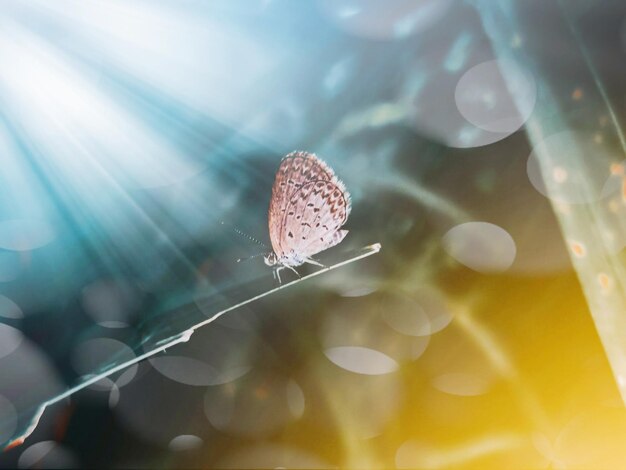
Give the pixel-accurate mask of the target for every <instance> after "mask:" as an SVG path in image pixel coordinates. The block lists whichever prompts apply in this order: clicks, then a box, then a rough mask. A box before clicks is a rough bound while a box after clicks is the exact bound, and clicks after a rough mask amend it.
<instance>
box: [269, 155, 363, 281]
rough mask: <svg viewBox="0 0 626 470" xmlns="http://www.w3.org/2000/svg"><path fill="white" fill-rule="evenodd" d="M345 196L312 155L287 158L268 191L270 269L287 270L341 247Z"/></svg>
mask: <svg viewBox="0 0 626 470" xmlns="http://www.w3.org/2000/svg"><path fill="white" fill-rule="evenodd" d="M350 209H351V204H350V195H349V193H348V191H347V190H346V188H345V186H344V184H343V183H342V182H341V181H340V180H339V178H337V176H336V175H335V173H334V172H333V170H332V169H331V168H330V167H329V166H328V165H327V164H326V163H324V162H323V161H322V160H320V159H319V158H318V157H317V156H316V155H315V154H312V153H308V152H302V151H297V152H292V153H290V154H289V155H287V156H286V157H284V158H283V160H282V161H281V163H280V166H279V168H278V171H277V173H276V179H275V181H274V186H273V187H272V199H271V202H270V208H269V214H268V223H269V232H270V240H271V242H272V249H273V251H272V252H271V253H269V254H268V255H267V256H266V257H265V263H266V264H268V265H270V266H278V269H281V268H290V269H292V270H293V268H294V267H296V266H301V265H302V264H304V263H311V264H316V265H320V264H319V263H318V262H316V261H315V260H313V259H312V256H314V255H315V254H317V253H320V252H322V251H324V250H326V249H328V248H330V247H332V246H335V245H337V244H338V243H340V242H341V241H342V240H343V239H344V238H345V236H346V235H347V234H348V231H347V230H342V229H341V227H342V225H343V224H344V223H345V222H346V221H347V219H348V215H349V214H350Z"/></svg>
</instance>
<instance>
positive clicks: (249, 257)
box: [237, 253, 265, 263]
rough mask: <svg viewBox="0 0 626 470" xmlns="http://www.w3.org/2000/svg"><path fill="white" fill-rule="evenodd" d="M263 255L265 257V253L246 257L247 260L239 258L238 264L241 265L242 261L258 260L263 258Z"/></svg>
mask: <svg viewBox="0 0 626 470" xmlns="http://www.w3.org/2000/svg"><path fill="white" fill-rule="evenodd" d="M263 255H265V253H257V254H256V255H252V256H246V257H245V258H239V259H237V262H238V263H241V262H242V261H248V260H249V259H253V258H258V257H259V256H263Z"/></svg>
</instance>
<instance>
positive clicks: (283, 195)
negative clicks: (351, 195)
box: [268, 151, 336, 256]
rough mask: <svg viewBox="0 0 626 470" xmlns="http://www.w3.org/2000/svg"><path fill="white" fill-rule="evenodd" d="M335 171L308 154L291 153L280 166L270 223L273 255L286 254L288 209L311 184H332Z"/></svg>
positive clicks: (274, 190)
mask: <svg viewBox="0 0 626 470" xmlns="http://www.w3.org/2000/svg"><path fill="white" fill-rule="evenodd" d="M334 178H336V177H335V174H334V173H333V171H332V170H331V169H330V168H329V167H328V166H327V165H326V164H325V163H324V162H323V161H322V160H320V159H319V158H317V156H315V155H314V154H312V153H308V152H302V151H297V152H292V153H290V154H289V155H287V156H285V157H284V158H283V159H282V161H281V162H280V166H279V167H278V171H277V172H276V179H275V180H274V186H273V187H272V199H271V201H270V207H269V214H268V223H269V232H270V241H271V242H272V248H273V249H274V252H275V253H276V254H277V255H278V256H280V255H281V254H282V253H284V247H283V241H284V237H283V234H284V224H285V215H286V212H287V206H288V205H289V201H290V200H291V198H292V196H293V195H294V194H295V193H296V192H297V191H299V190H300V189H301V188H302V187H303V186H304V184H306V183H307V182H310V181H331V180H333V179H334Z"/></svg>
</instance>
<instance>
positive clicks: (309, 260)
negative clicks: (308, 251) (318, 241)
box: [304, 258, 326, 268]
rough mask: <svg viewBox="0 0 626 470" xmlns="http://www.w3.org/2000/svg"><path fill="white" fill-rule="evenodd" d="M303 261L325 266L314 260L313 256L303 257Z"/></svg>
mask: <svg viewBox="0 0 626 470" xmlns="http://www.w3.org/2000/svg"><path fill="white" fill-rule="evenodd" d="M304 262H305V263H309V264H313V265H315V266H319V267H321V268H325V267H326V266H324V265H323V264H322V263H320V262H319V261H315V260H314V259H313V258H305V259H304Z"/></svg>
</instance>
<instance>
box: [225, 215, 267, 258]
mask: <svg viewBox="0 0 626 470" xmlns="http://www.w3.org/2000/svg"><path fill="white" fill-rule="evenodd" d="M220 223H221V224H222V225H226V224H225V223H224V222H223V221H222V222H220ZM230 228H231V229H233V231H234V232H235V233H237V234H239V235H241V236H242V237H244V238H247V239H248V240H250V241H252V242H254V243H256V244H257V245H260V246H262V247H263V248H265V249H269V247H268V246H267V245H266V244H265V243H263V242H261V241H259V240H257V239H256V238H254V237H253V236H252V235H248V234H247V233H244V232H242V231H241V230H239V229H238V228H237V227H233V226H232V225H231V226H230ZM255 256H260V255H255Z"/></svg>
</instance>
